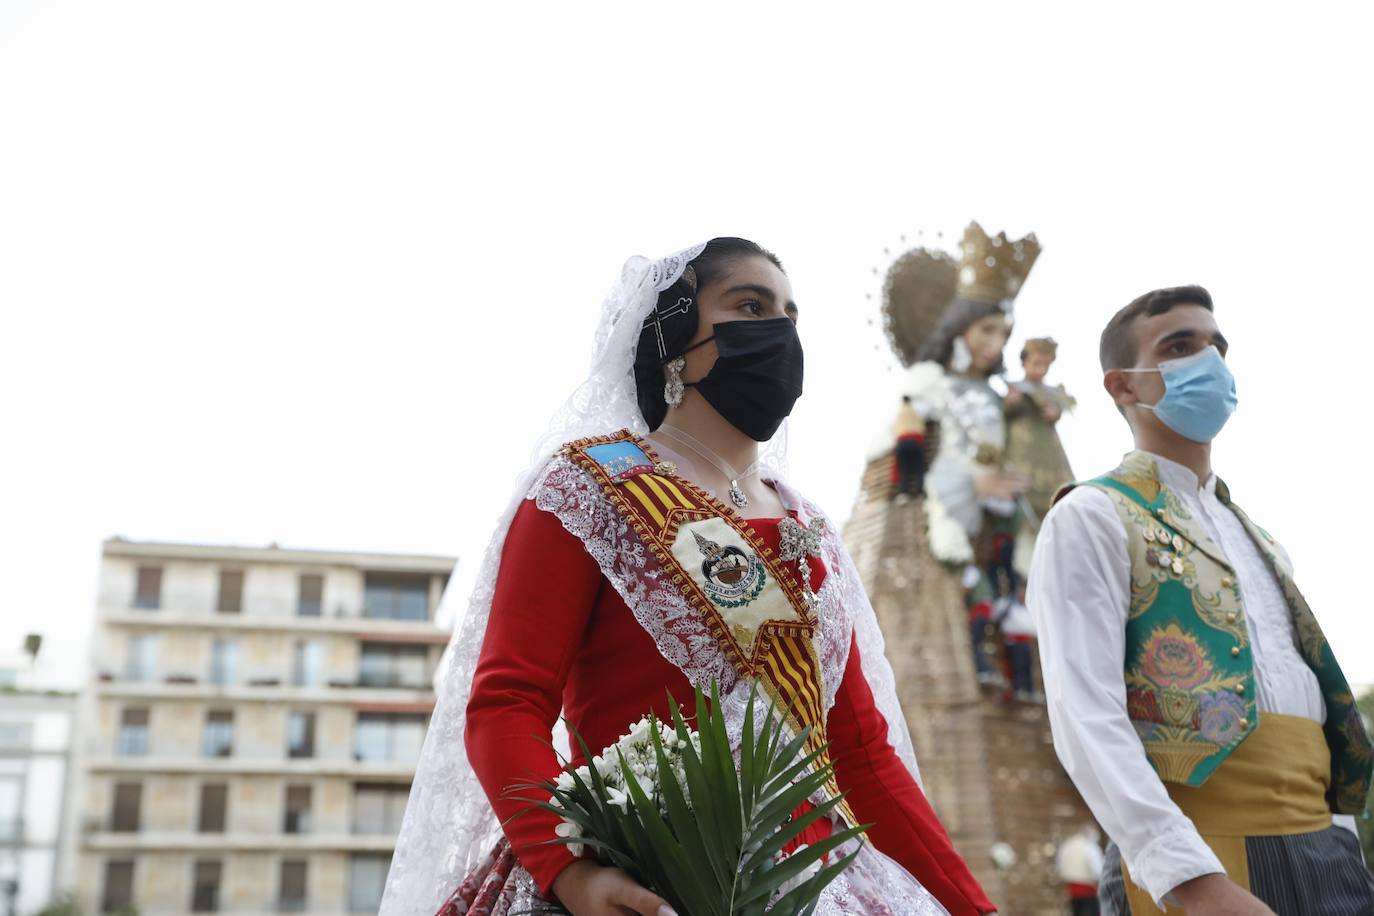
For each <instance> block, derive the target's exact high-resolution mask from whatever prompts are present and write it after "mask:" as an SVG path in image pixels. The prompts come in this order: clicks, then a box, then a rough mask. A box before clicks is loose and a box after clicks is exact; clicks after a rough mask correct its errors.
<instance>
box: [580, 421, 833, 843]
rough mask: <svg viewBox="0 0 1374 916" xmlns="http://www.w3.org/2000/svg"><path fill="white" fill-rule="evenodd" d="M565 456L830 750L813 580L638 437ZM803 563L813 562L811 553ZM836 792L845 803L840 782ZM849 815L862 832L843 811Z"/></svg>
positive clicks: (793, 716) (751, 674)
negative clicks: (802, 575)
mask: <svg viewBox="0 0 1374 916" xmlns="http://www.w3.org/2000/svg"><path fill="white" fill-rule="evenodd" d="M562 454H563V455H564V456H566V457H567V458H568V459H570V460H571V461H572V462H573V463H575V464H576V465H577V466H579V467H581V468H582V469H584V470H585V471H587V472H588V473H589V474H590V475H591V476H592V477H593V478H594V479H595V480H596V482H597V483H598V484H599V485H600V486H601V489H602V491H603V492H604V493H605V495H606V498H607V499H608V500H609V501H610V503H611V505H612V506H613V507H614V508H615V510H616V512H617V513H618V514H619V515H620V516H621V517H622V518H623V519H624V520H625V521H626V522H627V523H628V524H629V525H630V526H631V528H632V529H633V530H634V532H635V534H636V535H637V536H638V538H639V539H640V540H641V541H642V542H643V544H644V545H645V547H646V548H647V549H648V550H649V551H650V552H651V553H652V554H653V556H654V559H655V560H657V561H658V563H659V565H660V566H661V567H662V569H663V571H664V573H665V574H666V575H667V576H668V577H669V578H670V580H671V581H672V583H673V585H675V586H676V587H677V588H678V589H679V590H680V591H681V593H682V596H683V598H684V599H685V600H686V601H687V603H688V605H689V606H690V607H691V608H692V609H693V610H694V611H696V612H697V613H698V614H699V615H701V618H702V619H703V621H704V622H705V623H706V625H707V628H708V630H709V632H710V633H711V635H712V637H713V638H714V640H715V641H716V643H717V645H718V646H719V647H720V649H721V651H722V652H723V654H724V655H725V657H726V658H727V659H729V661H730V663H731V665H732V666H733V667H734V669H735V670H736V671H737V672H738V673H739V674H740V676H741V677H745V678H748V679H750V680H751V681H753V682H755V683H757V684H758V685H759V686H760V688H761V689H762V691H763V692H764V693H766V694H767V695H768V696H769V697H770V698H771V699H772V700H773V701H774V702H775V703H776V704H777V705H778V709H779V710H780V711H787V713H788V714H787V721H788V724H789V725H790V726H791V727H792V728H793V729H794V730H795V731H796V732H798V733H800V731H801V729H803V728H809V729H810V730H811V731H810V733H809V736H808V739H807V750H808V752H815V751H818V750H820V749H821V747H822V745H824V744H825V742H826V733H825V700H824V689H823V684H822V680H821V666H820V660H819V658H818V657H817V653H816V635H817V631H818V629H819V620H818V619H817V618H816V616H815V614H814V612H813V610H812V608H813V606H814V596H812V595H811V593H810V589H809V575H808V579H807V583H806V585H807V586H808V587H804V586H803V584H801V583H799V582H798V581H797V576H796V574H794V572H793V570H792V569H791V568H790V567H789V564H788V563H786V562H784V559H783V558H782V557H779V556H778V555H777V553H776V552H775V551H774V550H773V549H772V548H771V547H769V546H768V545H767V544H765V543H764V542H763V539H762V538H761V537H760V536H759V534H758V532H757V531H755V529H754V528H753V526H751V525H750V524H749V522H748V521H747V520H745V519H743V518H742V517H740V515H739V513H738V512H736V511H735V510H734V509H732V508H729V507H727V506H726V505H725V504H724V503H722V502H720V501H719V500H717V499H715V498H714V497H713V496H711V495H710V494H709V493H707V492H706V491H704V490H702V489H701V488H700V487H698V486H696V485H695V484H693V483H692V482H691V481H689V480H686V479H685V478H681V477H678V476H677V474H676V470H675V469H674V468H673V467H672V466H671V464H669V463H666V462H663V461H660V460H659V458H658V456H657V455H656V454H655V453H654V451H653V449H652V448H651V447H650V446H649V444H648V443H647V442H645V441H643V440H642V439H639V438H638V437H637V436H635V435H634V434H633V433H630V432H629V431H626V430H622V431H621V432H619V433H616V434H614V435H611V436H601V437H595V438H590V439H582V440H579V441H577V442H573V443H570V444H568V445H566V446H564V448H563V451H562ZM803 531H805V529H803ZM798 562H799V563H806V562H808V557H807V555H806V554H805V553H804V552H803V553H802V556H801V557H800V558H799V560H798ZM808 573H809V570H808ZM818 762H819V763H820V764H821V765H824V764H825V763H826V762H828V755H825V754H823V755H822V756H821V757H820V758H818ZM828 789H829V792H830V794H831V797H837V796H838V795H839V787H838V785H836V784H835V781H834V779H833V778H832V779H831V781H830V785H829V786H828ZM839 811H840V814H841V815H842V816H843V817H844V819H845V820H846V821H847V822H848V823H850V824H853V823H857V821H856V820H855V818H854V817H853V814H852V813H851V812H850V811H849V809H848V807H847V806H846V805H845V804H844V803H843V802H841V804H840V806H839Z"/></svg>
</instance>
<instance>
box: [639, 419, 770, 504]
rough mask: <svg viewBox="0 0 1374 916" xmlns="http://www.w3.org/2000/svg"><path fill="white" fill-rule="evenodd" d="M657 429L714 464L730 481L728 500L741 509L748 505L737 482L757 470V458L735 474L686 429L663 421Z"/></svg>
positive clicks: (723, 461)
mask: <svg viewBox="0 0 1374 916" xmlns="http://www.w3.org/2000/svg"><path fill="white" fill-rule="evenodd" d="M658 431H659V432H661V433H663V434H664V435H666V436H668V437H669V438H670V439H676V440H678V442H680V443H681V444H683V445H685V446H687V447H688V448H690V449H691V450H692V451H694V452H696V453H697V454H698V455H700V456H701V457H703V458H705V459H706V460H707V461H709V462H711V464H713V465H715V466H716V470H718V471H720V472H721V473H722V474H724V475H725V479H726V480H728V481H730V502H732V503H734V504H735V505H736V506H739V507H740V508H741V509H743V508H745V507H746V506H748V505H749V499H748V497H746V496H745V495H744V490H743V489H742V488H741V487H740V485H739V482H740V479H741V478H744V477H749V476H750V475H752V474H754V473H756V472H757V471H758V469H759V463H758V460H757V459H756V460H755V461H754V463H753V464H751V465H749V467H747V468H745V469H744V471H743V472H741V473H738V474H736V473H735V472H734V471H733V470H732V469H731V467H730V465H728V464H726V463H725V459H724V458H721V457H720V456H719V455H717V454H716V453H715V452H713V451H711V449H709V448H707V447H706V446H705V445H704V444H702V443H701V442H700V441H698V440H697V439H696V438H695V437H694V436H693V435H692V434H691V433H689V432H687V431H686V430H684V429H679V428H678V427H676V426H669V425H668V424H666V423H665V424H663V425H662V426H660V427H659V428H658Z"/></svg>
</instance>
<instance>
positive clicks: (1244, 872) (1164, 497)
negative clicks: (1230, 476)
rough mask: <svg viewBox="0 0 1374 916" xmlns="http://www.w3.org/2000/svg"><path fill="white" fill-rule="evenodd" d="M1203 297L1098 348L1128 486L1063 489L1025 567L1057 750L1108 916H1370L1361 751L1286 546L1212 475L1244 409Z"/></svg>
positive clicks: (1108, 479) (1158, 308) (1192, 290)
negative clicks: (1117, 420)
mask: <svg viewBox="0 0 1374 916" xmlns="http://www.w3.org/2000/svg"><path fill="white" fill-rule="evenodd" d="M1226 349H1227V344H1226V339H1225V338H1224V337H1223V336H1222V334H1221V332H1220V331H1219V330H1218V328H1217V322H1216V320H1215V318H1214V316H1213V313H1212V298H1211V296H1210V295H1209V294H1208V293H1207V291H1206V290H1205V289H1202V288H1201V287H1197V286H1188V287H1180V288H1176V289H1162V290H1156V291H1154V292H1151V293H1147V294H1145V295H1144V296H1141V297H1140V298H1138V299H1136V300H1135V301H1134V302H1132V303H1131V304H1130V305H1128V306H1126V307H1125V308H1124V309H1122V310H1121V311H1120V312H1118V313H1117V314H1116V315H1115V316H1114V317H1113V318H1112V320H1111V321H1110V322H1109V323H1108V324H1107V327H1106V330H1104V331H1103V332H1102V344H1101V360H1102V369H1103V373H1104V376H1103V386H1104V387H1105V388H1106V390H1107V393H1108V394H1110V395H1111V397H1112V399H1113V400H1114V401H1115V402H1116V405H1117V408H1118V409H1119V410H1120V411H1121V413H1122V414H1123V415H1124V416H1125V418H1126V421H1127V422H1128V423H1129V424H1130V427H1131V432H1132V433H1133V434H1134V437H1135V451H1133V452H1131V453H1129V454H1128V455H1127V456H1126V457H1125V459H1124V460H1123V461H1122V464H1121V466H1120V467H1118V468H1117V469H1116V470H1114V471H1111V472H1110V473H1108V474H1106V475H1104V476H1102V477H1099V478H1097V479H1095V480H1091V481H1087V482H1086V483H1084V484H1081V485H1078V486H1072V487H1069V488H1066V490H1065V491H1063V492H1061V494H1060V496H1059V499H1058V502H1057V504H1056V505H1055V507H1054V509H1053V510H1052V511H1051V512H1050V513H1049V515H1048V517H1047V518H1046V519H1045V523H1044V526H1043V527H1042V529H1041V531H1040V536H1039V540H1038V541H1037V544H1036V551H1035V557H1034V560H1033V562H1032V565H1031V573H1030V581H1029V593H1028V599H1029V604H1030V607H1031V611H1032V613H1033V614H1034V616H1035V620H1036V630H1037V633H1038V636H1039V641H1040V656H1041V662H1042V667H1043V671H1044V679H1045V689H1046V693H1047V696H1048V704H1049V713H1050V722H1051V725H1052V726H1053V730H1054V744H1055V749H1056V751H1057V752H1058V754H1059V759H1060V760H1061V761H1062V762H1063V764H1064V767H1065V769H1066V770H1067V771H1068V773H1069V775H1070V776H1071V777H1072V779H1073V781H1074V783H1075V785H1076V786H1077V787H1078V790H1079V792H1080V794H1082V796H1083V798H1084V800H1085V801H1086V802H1087V803H1088V805H1089V807H1090V808H1092V811H1093V813H1094V814H1095V815H1096V817H1097V819H1098V821H1099V822H1100V823H1101V824H1102V826H1103V828H1104V829H1105V830H1106V832H1107V834H1108V835H1109V836H1110V837H1111V839H1112V840H1113V847H1112V848H1110V849H1109V850H1108V853H1107V863H1106V870H1105V872H1104V875H1103V880H1102V885H1101V891H1100V895H1101V901H1102V909H1103V912H1104V913H1107V914H1124V913H1131V914H1134V916H1140V914H1146V913H1158V912H1161V909H1162V908H1163V907H1164V906H1165V905H1166V904H1167V905H1168V906H1169V910H1168V912H1170V913H1178V912H1186V913H1188V914H1189V916H1214V914H1226V916H1232V914H1237V916H1240V914H1243V916H1257V914H1272V913H1273V912H1275V911H1277V912H1278V913H1280V914H1284V916H1287V914H1290V913H1301V914H1305V916H1307V914H1310V916H1337V914H1342V916H1344V914H1350V916H1355V914H1370V913H1374V882H1371V879H1370V875H1369V872H1368V871H1366V870H1365V867H1364V864H1363V862H1362V861H1361V855H1360V850H1359V844H1358V841H1357V839H1356V837H1355V835H1354V833H1353V823H1351V822H1349V821H1348V819H1346V818H1340V819H1339V820H1341V821H1343V822H1345V823H1344V824H1336V825H1334V826H1333V821H1332V812H1336V813H1338V814H1355V813H1358V812H1359V811H1361V810H1363V808H1364V805H1365V802H1366V798H1367V796H1368V793H1369V785H1370V770H1371V763H1372V762H1374V755H1372V753H1371V749H1370V742H1369V737H1368V735H1367V734H1366V733H1365V729H1364V724H1363V721H1362V720H1361V718H1360V715H1359V712H1358V710H1357V709H1356V707H1355V704H1354V699H1353V697H1352V696H1351V693H1350V688H1349V686H1348V684H1347V683H1346V679H1345V677H1344V676H1343V675H1342V674H1341V670H1340V668H1339V666H1338V665H1337V664H1336V660H1335V657H1334V656H1333V655H1332V652H1331V648H1330V646H1328V645H1327V643H1326V640H1325V638H1324V637H1323V636H1322V632H1321V629H1320V627H1318V625H1317V622H1316V620H1315V619H1314V617H1313V616H1312V612H1311V610H1310V609H1309V608H1308V605H1307V602H1306V601H1305V600H1304V599H1303V597H1302V595H1301V593H1299V591H1298V589H1297V587H1296V586H1295V585H1294V584H1293V578H1292V568H1291V566H1290V564H1289V560H1288V556H1287V554H1286V553H1285V552H1284V551H1283V549H1282V548H1281V547H1280V546H1279V545H1278V544H1277V543H1276V542H1275V541H1274V539H1273V538H1272V537H1270V536H1269V534H1268V533H1267V532H1265V531H1264V530H1263V529H1262V528H1260V527H1258V526H1257V525H1255V524H1254V523H1252V522H1251V521H1250V519H1249V518H1248V517H1247V516H1246V515H1245V513H1244V512H1242V511H1241V510H1240V508H1239V507H1238V506H1237V505H1236V504H1235V503H1233V502H1232V501H1231V494H1230V492H1229V491H1228V490H1227V488H1226V486H1225V484H1223V483H1221V482H1220V481H1219V480H1218V479H1217V478H1216V477H1215V476H1213V474H1212V466H1211V442H1212V439H1213V437H1215V436H1216V435H1217V434H1218V433H1219V432H1220V431H1221V429H1222V427H1223V425H1225V422H1226V420H1227V418H1228V417H1229V416H1230V414H1231V412H1232V411H1233V410H1234V409H1235V405H1236V396H1235V382H1234V380H1233V379H1232V377H1231V374H1230V371H1229V370H1228V369H1227V367H1226V363H1225V360H1224V357H1225V355H1226Z"/></svg>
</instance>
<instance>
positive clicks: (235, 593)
mask: <svg viewBox="0 0 1374 916" xmlns="http://www.w3.org/2000/svg"><path fill="white" fill-rule="evenodd" d="M215 610H217V611H219V612H220V613H221V614H237V613H239V612H240V611H242V610H243V570H241V569H221V570H220V571H219V601H218V602H217V603H216V604H215Z"/></svg>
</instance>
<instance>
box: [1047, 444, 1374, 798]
mask: <svg viewBox="0 0 1374 916" xmlns="http://www.w3.org/2000/svg"><path fill="white" fill-rule="evenodd" d="M1087 484H1088V485H1091V486H1094V487H1097V488H1098V489H1100V490H1102V491H1103V492H1105V493H1106V494H1107V495H1108V496H1109V497H1111V500H1112V503H1113V505H1114V506H1115V507H1116V509H1117V513H1118V515H1119V516H1120V517H1121V520H1122V523H1123V524H1124V526H1125V529H1126V539H1127V551H1128V554H1129V556H1130V560H1131V599H1130V601H1131V603H1130V608H1129V614H1128V619H1127V624H1126V670H1125V680H1126V688H1127V692H1126V706H1127V714H1128V715H1129V716H1130V718H1131V721H1132V723H1133V724H1134V725H1135V729H1136V733H1137V734H1139V735H1140V739H1141V742H1142V743H1143V744H1144V745H1145V752H1146V754H1147V755H1148V756H1149V758H1150V762H1151V763H1152V764H1153V765H1154V767H1155V769H1156V771H1157V772H1158V773H1159V775H1160V778H1161V779H1163V780H1165V781H1167V782H1182V783H1186V784H1188V785H1191V786H1199V785H1202V784H1203V783H1205V782H1206V780H1207V777H1208V776H1210V775H1211V774H1212V772H1213V771H1215V770H1216V768H1217V767H1218V766H1219V765H1220V764H1221V763H1222V761H1224V760H1225V759H1226V757H1227V756H1229V755H1230V754H1231V753H1232V752H1233V751H1234V750H1235V749H1236V748H1237V747H1238V746H1239V745H1240V744H1241V742H1243V741H1244V740H1245V739H1246V738H1247V737H1248V736H1249V735H1250V733H1251V732H1252V731H1254V729H1255V728H1256V727H1257V726H1258V724H1259V718H1260V713H1259V710H1258V708H1257V707H1256V705H1255V688H1254V683H1253V682H1254V662H1253V657H1252V656H1251V654H1250V640H1249V634H1248V631H1247V629H1246V625H1245V614H1244V612H1243V607H1242V603H1241V602H1242V596H1241V592H1240V586H1239V584H1238V583H1237V582H1236V581H1235V574H1234V572H1233V571H1232V569H1231V567H1230V564H1229V562H1228V561H1227V560H1226V558H1225V556H1224V555H1223V554H1222V553H1221V550H1220V548H1219V547H1218V546H1217V545H1216V544H1215V543H1214V542H1213V541H1212V540H1211V538H1210V537H1209V536H1208V535H1207V532H1206V531H1205V530H1204V529H1203V528H1202V527H1201V526H1200V525H1199V524H1198V523H1197V522H1196V521H1195V520H1194V519H1193V518H1192V516H1191V514H1190V513H1189V512H1188V511H1187V508H1186V507H1185V506H1184V505H1183V503H1182V501H1181V500H1180V499H1179V498H1178V495H1177V494H1176V493H1174V492H1173V491H1172V490H1170V489H1169V488H1168V487H1166V486H1164V485H1163V483H1162V482H1161V481H1160V478H1159V468H1158V466H1157V465H1156V463H1155V461H1154V459H1153V458H1152V457H1151V456H1149V455H1148V454H1145V453H1144V452H1133V453H1131V454H1130V455H1127V456H1126V458H1125V460H1124V461H1123V462H1122V464H1121V466H1120V467H1119V468H1117V469H1116V470H1114V471H1112V472H1111V473H1109V474H1107V475H1105V476H1103V477H1099V478H1097V479H1095V480H1091V481H1087ZM1070 488H1071V487H1070ZM1070 488H1065V490H1063V491H1061V492H1060V496H1062V495H1063V493H1065V492H1067V491H1068V489H1070ZM1216 493H1217V498H1218V499H1219V500H1220V501H1221V502H1222V503H1223V504H1224V505H1226V506H1227V507H1228V508H1230V509H1231V510H1232V511H1233V512H1235V514H1236V516H1237V518H1239V519H1240V521H1241V523H1242V525H1243V526H1244V527H1245V529H1246V532H1247V533H1248V534H1249V535H1250V537H1251V539H1252V540H1253V541H1254V542H1255V544H1256V545H1257V546H1258V547H1259V549H1260V551H1261V553H1262V554H1263V555H1264V556H1265V558H1266V559H1267V560H1268V561H1269V564H1270V568H1271V570H1272V571H1273V572H1274V575H1275V577H1276V579H1277V580H1278V583H1279V587H1280V590H1281V591H1282V593H1283V595H1284V598H1285V600H1286V602H1287V604H1288V608H1289V611H1290V614H1291V617H1292V620H1293V628H1294V633H1295V635H1296V636H1297V640H1298V644H1299V646H1300V649H1301V652H1302V656H1303V658H1304V659H1305V660H1306V661H1307V663H1308V665H1309V666H1310V667H1311V668H1312V670H1313V673H1315V674H1316V675H1317V681H1318V683H1319V684H1320V686H1321V689H1322V694H1323V697H1324V699H1325V701H1326V707H1327V720H1326V723H1325V726H1324V732H1325V734H1326V738H1327V744H1328V746H1329V747H1330V749H1331V771H1332V778H1331V790H1330V794H1329V796H1328V801H1329V802H1330V804H1331V807H1332V810H1333V811H1336V812H1342V813H1358V812H1360V811H1362V810H1364V805H1365V800H1366V798H1367V796H1368V794H1369V787H1370V776H1371V770H1374V750H1372V749H1371V744H1370V740H1369V736H1368V734H1367V733H1366V731H1365V727H1364V722H1363V720H1362V718H1361V717H1360V714H1359V710H1358V709H1357V708H1356V706H1355V702H1354V698H1353V696H1352V695H1351V693H1350V687H1349V685H1348V684H1347V682H1346V680H1345V676H1344V675H1343V674H1342V673H1341V670H1340V666H1339V665H1337V663H1336V659H1335V656H1334V655H1333V653H1332V651H1331V647H1330V645H1329V644H1328V643H1327V641H1326V637H1325V636H1324V635H1323V634H1322V631H1321V627H1320V626H1319V625H1318V624H1317V620H1316V617H1315V616H1314V615H1313V614H1312V611H1311V608H1309V607H1308V605H1307V602H1306V600H1305V599H1304V598H1303V597H1302V594H1301V593H1300V592H1299V591H1298V589H1297V586H1296V585H1295V584H1294V582H1293V577H1292V570H1291V568H1289V566H1288V564H1287V561H1286V559H1285V558H1284V557H1283V556H1282V554H1281V552H1280V551H1279V550H1278V549H1277V545H1276V544H1275V542H1274V539H1273V537H1271V536H1270V535H1269V533H1268V532H1266V531H1264V530H1263V529H1261V528H1259V526H1257V525H1255V524H1254V522H1252V521H1250V519H1249V517H1248V516H1246V514H1245V513H1244V512H1243V511H1241V509H1240V507H1239V506H1236V505H1234V504H1233V503H1232V502H1231V499H1230V493H1229V491H1228V490H1227V489H1226V486H1225V484H1223V483H1221V482H1218V484H1217V490H1216Z"/></svg>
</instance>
